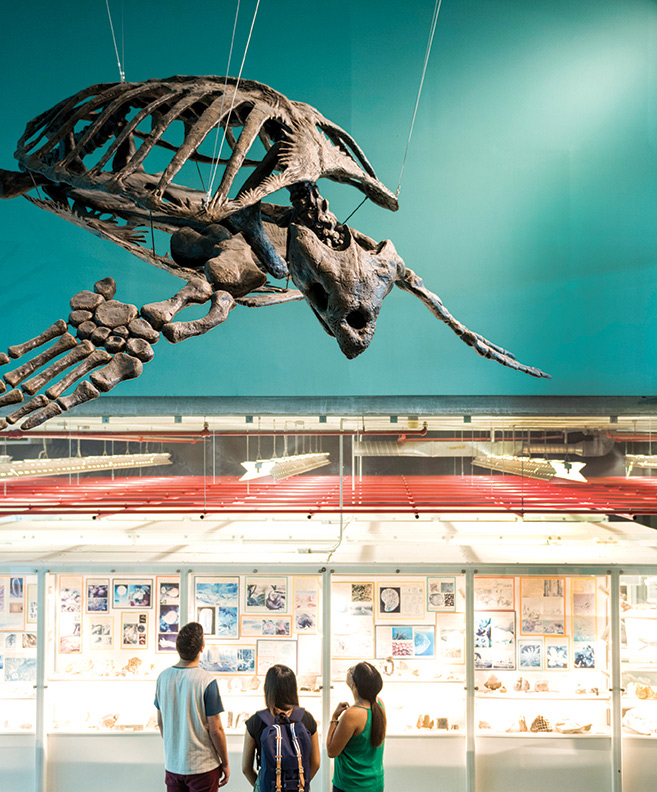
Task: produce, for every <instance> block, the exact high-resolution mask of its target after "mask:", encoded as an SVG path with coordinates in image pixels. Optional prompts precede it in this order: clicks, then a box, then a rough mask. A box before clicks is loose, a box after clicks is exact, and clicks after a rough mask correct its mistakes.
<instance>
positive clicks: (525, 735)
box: [475, 730, 611, 740]
mask: <svg viewBox="0 0 657 792" xmlns="http://www.w3.org/2000/svg"><path fill="white" fill-rule="evenodd" d="M475 734H476V737H477V739H479V738H480V737H491V738H494V739H496V740H499V739H500V738H501V739H504V740H509V739H511V740H517V739H521V740H557V739H559V740H561V739H566V740H571V739H577V740H583V739H586V740H611V734H600V733H595V734H590V733H588V732H586V733H584V734H563V733H562V732H530V731H526V732H495V731H479V730H477V731H476V732H475Z"/></svg>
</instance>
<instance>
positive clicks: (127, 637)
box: [121, 610, 148, 649]
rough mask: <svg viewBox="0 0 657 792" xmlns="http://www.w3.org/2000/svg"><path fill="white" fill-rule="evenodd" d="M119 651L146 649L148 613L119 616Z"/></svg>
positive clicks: (125, 612)
mask: <svg viewBox="0 0 657 792" xmlns="http://www.w3.org/2000/svg"><path fill="white" fill-rule="evenodd" d="M121 649H148V613H137V612H136V611H128V610H126V611H124V612H123V613H122V614H121Z"/></svg>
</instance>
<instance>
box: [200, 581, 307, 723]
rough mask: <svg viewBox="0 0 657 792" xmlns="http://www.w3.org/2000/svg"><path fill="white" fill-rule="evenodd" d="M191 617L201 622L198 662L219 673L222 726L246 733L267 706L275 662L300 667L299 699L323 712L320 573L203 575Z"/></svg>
mask: <svg viewBox="0 0 657 792" xmlns="http://www.w3.org/2000/svg"><path fill="white" fill-rule="evenodd" d="M192 602H193V609H194V610H193V613H192V614H191V616H192V618H194V619H195V620H196V621H198V622H200V623H201V624H202V625H203V628H204V631H205V650H204V652H203V654H202V655H201V666H202V667H203V668H205V669H206V670H208V671H210V672H211V673H213V674H216V675H217V679H218V683H219V690H220V693H221V697H222V700H223V704H224V707H225V714H224V716H223V722H224V728H225V729H226V731H227V732H228V733H229V734H240V735H241V734H243V733H244V728H245V727H244V723H245V721H246V720H247V719H248V718H249V717H250V716H251V715H252V714H253V713H254V712H256V711H257V710H260V709H263V708H264V693H263V683H264V678H265V674H266V673H267V670H268V669H269V668H270V667H271V666H272V665H274V664H276V663H281V664H283V665H287V666H289V667H290V668H291V669H292V670H293V671H294V672H295V673H296V675H297V682H298V686H299V701H300V704H301V706H302V707H305V708H306V709H307V710H308V711H309V712H311V713H312V714H313V716H314V717H315V718H316V720H317V721H318V723H319V722H320V720H321V710H322V707H321V673H322V633H321V618H320V614H321V579H320V578H319V577H318V576H314V575H284V574H277V575H220V576H208V575H198V576H196V577H195V578H194V579H193V593H192Z"/></svg>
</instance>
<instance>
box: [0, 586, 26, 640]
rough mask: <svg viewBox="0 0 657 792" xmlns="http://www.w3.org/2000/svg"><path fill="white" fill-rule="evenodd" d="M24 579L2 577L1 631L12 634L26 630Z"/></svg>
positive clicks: (0, 595)
mask: <svg viewBox="0 0 657 792" xmlns="http://www.w3.org/2000/svg"><path fill="white" fill-rule="evenodd" d="M23 583H24V578H22V577H13V576H3V577H0V631H2V632H12V631H15V630H18V631H20V630H23V629H24V628H25V596H24V594H25V591H24V586H23Z"/></svg>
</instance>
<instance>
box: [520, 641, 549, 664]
mask: <svg viewBox="0 0 657 792" xmlns="http://www.w3.org/2000/svg"><path fill="white" fill-rule="evenodd" d="M518 668H520V669H521V670H523V669H525V670H527V671H541V670H542V669H543V639H542V638H519V639H518Z"/></svg>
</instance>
